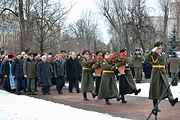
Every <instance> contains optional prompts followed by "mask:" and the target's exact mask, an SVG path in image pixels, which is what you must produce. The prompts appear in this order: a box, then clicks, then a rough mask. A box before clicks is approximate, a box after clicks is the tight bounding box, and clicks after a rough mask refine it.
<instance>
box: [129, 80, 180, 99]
mask: <svg viewBox="0 0 180 120" xmlns="http://www.w3.org/2000/svg"><path fill="white" fill-rule="evenodd" d="M136 87H137V89H138V88H141V92H140V93H139V94H138V95H137V96H138V97H149V87H150V84H149V83H136ZM170 89H171V92H172V94H173V97H174V98H177V97H178V101H180V83H178V86H170ZM130 96H135V95H134V94H130ZM166 100H167V99H166Z"/></svg>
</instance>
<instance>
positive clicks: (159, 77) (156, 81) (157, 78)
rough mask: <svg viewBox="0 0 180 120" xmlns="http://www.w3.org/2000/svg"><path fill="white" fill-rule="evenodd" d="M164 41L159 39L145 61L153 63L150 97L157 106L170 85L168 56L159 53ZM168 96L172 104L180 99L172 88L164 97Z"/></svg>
mask: <svg viewBox="0 0 180 120" xmlns="http://www.w3.org/2000/svg"><path fill="white" fill-rule="evenodd" d="M162 44H163V42H161V41H158V42H157V43H155V44H154V47H155V48H154V49H153V50H152V51H151V52H149V53H148V54H147V56H146V58H145V61H147V62H150V63H152V74H151V82H150V89H149V99H151V100H153V105H154V106H155V105H156V103H157V102H158V99H159V98H160V97H161V95H162V94H163V92H164V91H165V89H166V88H167V87H168V85H169V81H168V75H167V70H166V67H167V63H166V57H165V56H164V55H162V54H161V53H160V54H158V53H157V52H156V51H157V49H162ZM166 97H168V99H169V102H170V103H171V105H172V106H174V105H175V104H176V102H177V101H178V99H177V98H176V99H175V100H174V98H173V96H172V93H171V90H170V88H169V89H168V90H167V92H166V94H165V95H164V96H163V98H166Z"/></svg>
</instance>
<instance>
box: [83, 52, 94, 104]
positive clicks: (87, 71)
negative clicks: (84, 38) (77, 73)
mask: <svg viewBox="0 0 180 120" xmlns="http://www.w3.org/2000/svg"><path fill="white" fill-rule="evenodd" d="M89 53H90V52H89V50H87V49H85V50H84V51H83V53H82V55H84V54H89ZM92 64H94V62H93V61H91V60H90V58H83V59H82V60H81V65H82V69H83V71H82V80H81V91H82V92H83V97H84V100H85V101H88V99H87V94H86V92H91V93H92V96H93V98H95V89H94V82H93V75H92V73H93V71H92V69H91V68H90V66H92Z"/></svg>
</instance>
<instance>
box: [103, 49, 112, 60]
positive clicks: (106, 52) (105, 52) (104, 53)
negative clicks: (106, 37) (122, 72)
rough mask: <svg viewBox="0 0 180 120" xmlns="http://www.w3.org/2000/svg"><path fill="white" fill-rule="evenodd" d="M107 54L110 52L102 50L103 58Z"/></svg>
mask: <svg viewBox="0 0 180 120" xmlns="http://www.w3.org/2000/svg"><path fill="white" fill-rule="evenodd" d="M107 54H110V51H109V50H104V52H103V54H102V56H103V58H104V56H105V55H107Z"/></svg>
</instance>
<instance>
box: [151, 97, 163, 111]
mask: <svg viewBox="0 0 180 120" xmlns="http://www.w3.org/2000/svg"><path fill="white" fill-rule="evenodd" d="M157 102H158V100H157V99H155V100H153V106H154V107H155V105H156V103H157ZM157 111H158V112H161V110H160V109H159V108H158V106H157Z"/></svg>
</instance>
